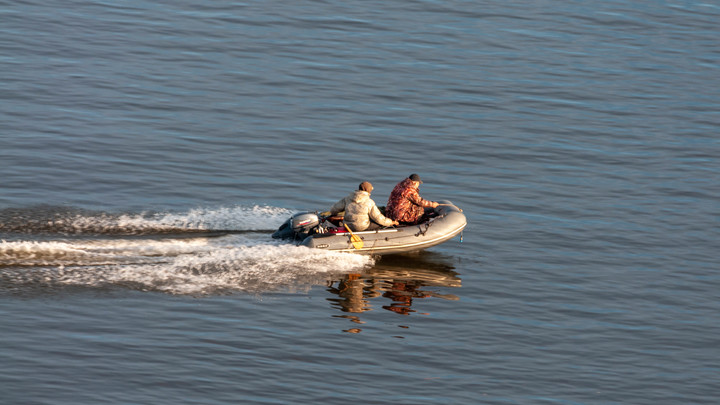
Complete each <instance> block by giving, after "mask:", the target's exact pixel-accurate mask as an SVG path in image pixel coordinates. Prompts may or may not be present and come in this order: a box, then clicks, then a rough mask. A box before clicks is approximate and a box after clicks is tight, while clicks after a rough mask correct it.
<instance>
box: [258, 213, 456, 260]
mask: <svg viewBox="0 0 720 405" xmlns="http://www.w3.org/2000/svg"><path fill="white" fill-rule="evenodd" d="M438 203H440V205H438V207H437V208H434V209H433V212H432V213H431V215H430V218H429V219H428V220H426V221H424V222H421V223H419V224H417V225H405V226H395V227H388V228H382V229H378V230H373V231H360V232H351V231H350V229H348V228H347V227H345V226H344V225H343V223H342V217H323V216H321V215H319V214H318V213H317V212H300V213H297V214H295V215H293V216H292V217H290V218H289V219H288V220H287V221H285V223H283V224H282V225H281V226H280V228H279V229H278V230H277V231H275V233H273V235H272V237H273V238H275V239H285V240H289V241H292V242H293V243H295V244H297V245H300V246H307V247H310V248H315V249H324V250H332V251H336V252H349V253H360V254H367V255H386V254H395V253H408V252H414V251H418V250H423V249H427V248H429V247H432V246H436V245H439V244H441V243H443V242H447V241H448V240H450V239H452V238H454V237H455V236H457V235H459V234H461V233H462V231H463V229H465V226H466V225H467V220H466V219H465V214H463V212H462V210H461V209H460V208H458V207H457V206H455V205H454V204H453V203H452V202H450V201H447V200H443V201H438ZM461 241H462V236H461Z"/></svg>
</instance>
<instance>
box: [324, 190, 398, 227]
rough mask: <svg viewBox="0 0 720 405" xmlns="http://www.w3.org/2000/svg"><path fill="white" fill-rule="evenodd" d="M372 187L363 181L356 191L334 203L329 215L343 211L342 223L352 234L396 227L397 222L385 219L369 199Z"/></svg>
mask: <svg viewBox="0 0 720 405" xmlns="http://www.w3.org/2000/svg"><path fill="white" fill-rule="evenodd" d="M372 191H373V186H372V184H370V182H369V181H363V182H362V183H360V186H359V187H358V189H357V190H356V191H353V192H352V193H350V195H348V196H347V197H345V198H343V199H342V200H340V201H338V202H336V203H335V205H333V206H332V208H330V215H336V214H337V213H339V212H341V211H345V217H344V219H343V221H344V222H345V224H346V225H347V226H348V227H349V228H350V230H351V231H353V232H360V231H369V230H375V229H380V228H381V227H384V226H393V225H398V221H394V220H392V219H390V218H387V217H385V215H383V214H382V213H381V212H380V209H379V208H378V207H377V205H375V201H373V200H372V199H370V193H372Z"/></svg>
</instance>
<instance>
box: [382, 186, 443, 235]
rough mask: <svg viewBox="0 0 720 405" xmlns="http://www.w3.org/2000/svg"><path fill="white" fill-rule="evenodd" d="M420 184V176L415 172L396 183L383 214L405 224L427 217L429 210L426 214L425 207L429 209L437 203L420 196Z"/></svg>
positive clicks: (420, 220)
mask: <svg viewBox="0 0 720 405" xmlns="http://www.w3.org/2000/svg"><path fill="white" fill-rule="evenodd" d="M421 184H422V180H420V176H418V175H417V174H415V173H413V174H411V175H410V176H408V177H407V178H406V179H405V180H403V181H401V182H400V183H398V184H397V185H396V186H395V188H394V189H393V191H392V192H391V193H390V197H389V198H388V203H387V206H386V207H385V215H387V216H388V218H390V219H393V220H395V221H398V222H400V223H402V224H407V225H415V224H418V223H420V222H422V221H423V220H425V219H427V217H428V215H429V214H430V212H428V213H427V214H426V209H427V210H428V211H429V209H431V208H435V207H437V206H438V205H439V204H438V203H436V202H434V201H429V200H425V199H423V198H422V197H420V192H419V191H418V188H419V187H420V185H421Z"/></svg>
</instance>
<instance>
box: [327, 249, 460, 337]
mask: <svg viewBox="0 0 720 405" xmlns="http://www.w3.org/2000/svg"><path fill="white" fill-rule="evenodd" d="M453 269H454V267H453V266H452V265H450V264H446V263H444V262H443V260H442V257H441V256H437V255H431V254H428V253H426V254H420V255H414V256H404V255H397V256H386V257H383V258H381V259H379V260H378V262H377V264H376V265H375V266H374V267H372V268H370V269H368V270H366V271H364V272H363V273H351V274H346V275H344V276H342V278H340V279H339V280H337V279H336V280H331V281H330V282H329V284H328V288H327V291H329V292H331V293H333V294H334V295H336V296H337V297H332V298H328V301H330V302H331V305H332V306H333V307H335V308H337V309H339V310H340V311H342V312H344V313H347V314H343V315H335V317H340V318H346V319H348V320H350V321H351V322H353V323H356V324H364V323H365V322H364V321H363V320H362V319H361V317H360V314H361V313H363V312H366V311H371V310H373V309H378V308H381V309H383V310H387V311H391V312H394V313H396V314H400V315H410V314H412V313H414V312H417V309H414V308H413V303H414V301H416V300H418V299H425V298H441V299H445V300H452V301H455V300H458V299H459V297H458V296H457V295H455V294H445V293H441V292H439V291H438V290H440V289H443V288H450V287H452V288H457V287H460V286H461V280H460V278H459V277H458V273H456V272H455V271H453ZM420 313H421V314H427V313H425V312H420ZM350 314H352V315H350ZM361 331H362V329H360V328H351V329H348V330H345V332H349V333H359V332H361Z"/></svg>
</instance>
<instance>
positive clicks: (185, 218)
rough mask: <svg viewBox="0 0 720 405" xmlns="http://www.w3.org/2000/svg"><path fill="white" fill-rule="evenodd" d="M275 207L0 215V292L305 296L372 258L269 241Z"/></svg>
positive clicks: (277, 215) (276, 218)
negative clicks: (121, 291) (288, 293)
mask: <svg viewBox="0 0 720 405" xmlns="http://www.w3.org/2000/svg"><path fill="white" fill-rule="evenodd" d="M288 212H289V211H288V210H287V209H284V208H274V207H236V208H220V209H198V210H192V211H189V212H187V213H179V214H169V213H164V214H150V215H149V214H123V215H111V214H103V213H80V212H77V211H69V210H63V211H59V210H55V211H53V210H47V209H46V210H44V211H42V212H36V211H30V210H27V211H23V212H21V211H15V212H14V213H10V212H9V211H8V210H5V211H2V212H0V235H1V236H0V237H2V238H3V240H2V241H0V294H4V293H11V294H16V293H18V294H33V293H45V292H48V291H56V290H65V289H68V288H95V289H97V288H104V289H107V288H130V289H135V290H140V291H157V292H163V293H169V294H189V295H207V294H225V293H233V292H238V291H242V292H250V293H261V292H268V291H277V290H285V291H287V290H291V291H295V290H303V289H308V288H310V286H312V285H316V284H323V283H324V282H325V281H326V280H327V279H328V278H330V277H333V276H334V275H338V274H346V273H351V272H358V271H362V269H364V268H367V267H368V266H371V265H372V263H373V261H372V259H371V258H368V257H363V256H359V255H352V254H339V253H332V252H323V251H318V250H315V249H308V248H305V247H297V246H290V245H286V244H282V243H280V242H277V241H275V240H273V239H272V238H271V237H270V235H269V233H270V232H269V230H271V229H274V228H275V227H276V226H277V225H278V224H280V223H281V222H282V221H283V220H284V219H285V217H286V216H287V215H288Z"/></svg>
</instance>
